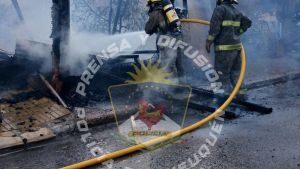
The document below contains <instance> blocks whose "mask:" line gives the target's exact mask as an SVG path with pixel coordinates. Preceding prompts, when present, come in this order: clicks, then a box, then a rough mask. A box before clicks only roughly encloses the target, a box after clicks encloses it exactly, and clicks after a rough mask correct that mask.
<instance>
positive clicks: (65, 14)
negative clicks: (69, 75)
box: [51, 0, 70, 92]
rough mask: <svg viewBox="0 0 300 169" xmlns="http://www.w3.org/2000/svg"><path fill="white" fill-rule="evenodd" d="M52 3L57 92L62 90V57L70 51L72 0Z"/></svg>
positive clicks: (53, 60)
mask: <svg viewBox="0 0 300 169" xmlns="http://www.w3.org/2000/svg"><path fill="white" fill-rule="evenodd" d="M52 3H53V6H52V34H51V38H52V39H53V43H52V63H53V65H52V66H53V69H52V71H53V77H52V85H53V87H54V89H55V90H56V91H57V92H60V90H61V86H62V83H61V81H60V63H61V58H63V57H66V56H67V55H68V53H69V36H70V0H52Z"/></svg>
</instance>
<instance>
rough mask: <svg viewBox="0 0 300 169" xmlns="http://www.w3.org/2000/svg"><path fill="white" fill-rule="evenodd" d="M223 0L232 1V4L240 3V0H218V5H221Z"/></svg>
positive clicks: (224, 0)
mask: <svg viewBox="0 0 300 169" xmlns="http://www.w3.org/2000/svg"><path fill="white" fill-rule="evenodd" d="M223 2H230V3H232V4H238V3H239V1H238V0H217V5H221V4H223Z"/></svg>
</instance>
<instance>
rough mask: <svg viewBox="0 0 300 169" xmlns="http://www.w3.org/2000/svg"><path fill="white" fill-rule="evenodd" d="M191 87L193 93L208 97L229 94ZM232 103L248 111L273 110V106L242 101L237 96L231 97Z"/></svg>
mask: <svg viewBox="0 0 300 169" xmlns="http://www.w3.org/2000/svg"><path fill="white" fill-rule="evenodd" d="M192 89H193V93H194V94H197V95H206V96H209V97H214V98H220V99H224V98H228V97H229V95H221V94H215V93H214V92H213V91H210V90H206V89H201V88H196V87H192ZM233 103H235V104H237V105H240V106H243V107H245V108H247V109H248V110H250V111H256V112H259V113H261V114H270V113H272V112H273V108H269V107H265V106H261V105H258V104H255V103H250V102H247V101H243V100H240V99H237V98H235V99H233Z"/></svg>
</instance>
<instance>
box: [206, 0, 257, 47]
mask: <svg viewBox="0 0 300 169" xmlns="http://www.w3.org/2000/svg"><path fill="white" fill-rule="evenodd" d="M251 24H252V22H251V20H250V19H249V18H248V17H246V16H244V15H243V14H242V13H241V12H240V11H238V10H237V9H236V8H235V7H234V6H233V5H232V4H231V3H227V2H224V3H223V4H221V5H219V6H217V7H216V8H215V10H214V13H213V16H212V18H211V22H210V30H209V35H208V38H207V39H208V41H213V42H214V44H215V50H216V51H230V50H239V49H241V41H240V35H241V34H243V33H244V32H245V31H247V29H248V28H250V27H251Z"/></svg>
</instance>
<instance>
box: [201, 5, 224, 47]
mask: <svg viewBox="0 0 300 169" xmlns="http://www.w3.org/2000/svg"><path fill="white" fill-rule="evenodd" d="M224 13H225V9H224V8H223V7H220V6H218V7H217V8H216V9H215V10H214V13H213V16H212V18H211V21H210V29H209V34H208V37H207V40H206V45H205V48H206V51H207V52H208V53H210V48H211V45H212V43H213V41H214V40H215V39H216V37H217V36H218V35H219V33H220V31H221V27H222V22H223V16H224Z"/></svg>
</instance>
